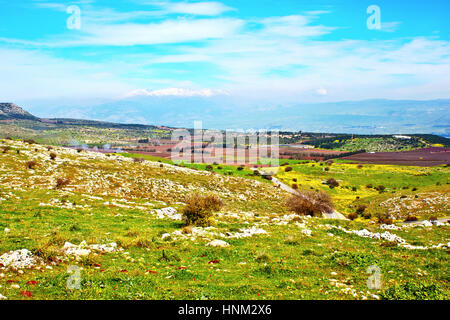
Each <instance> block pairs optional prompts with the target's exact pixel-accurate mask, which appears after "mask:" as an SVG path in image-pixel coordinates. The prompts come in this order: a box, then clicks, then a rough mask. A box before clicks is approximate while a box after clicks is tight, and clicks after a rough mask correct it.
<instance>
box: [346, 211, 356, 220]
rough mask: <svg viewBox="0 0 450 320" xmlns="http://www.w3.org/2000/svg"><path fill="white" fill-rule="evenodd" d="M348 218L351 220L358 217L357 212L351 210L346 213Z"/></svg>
mask: <svg viewBox="0 0 450 320" xmlns="http://www.w3.org/2000/svg"><path fill="white" fill-rule="evenodd" d="M348 218H349V219H350V220H352V221H353V220H355V219H356V218H358V214H357V213H356V212H352V213H350V214H349V215H348Z"/></svg>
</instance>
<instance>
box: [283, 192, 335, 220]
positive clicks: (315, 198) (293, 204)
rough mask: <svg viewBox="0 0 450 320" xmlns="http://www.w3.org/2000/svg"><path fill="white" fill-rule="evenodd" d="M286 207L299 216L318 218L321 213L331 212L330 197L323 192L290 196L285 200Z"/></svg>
mask: <svg viewBox="0 0 450 320" xmlns="http://www.w3.org/2000/svg"><path fill="white" fill-rule="evenodd" d="M286 206H287V207H288V209H289V210H290V211H293V212H295V213H297V214H300V215H309V216H320V215H321V214H322V213H323V212H327V213H328V212H333V203H332V202H331V199H330V196H329V195H328V193H326V192H323V191H319V192H314V191H302V192H301V194H299V195H292V196H291V197H289V198H288V199H287V201H286Z"/></svg>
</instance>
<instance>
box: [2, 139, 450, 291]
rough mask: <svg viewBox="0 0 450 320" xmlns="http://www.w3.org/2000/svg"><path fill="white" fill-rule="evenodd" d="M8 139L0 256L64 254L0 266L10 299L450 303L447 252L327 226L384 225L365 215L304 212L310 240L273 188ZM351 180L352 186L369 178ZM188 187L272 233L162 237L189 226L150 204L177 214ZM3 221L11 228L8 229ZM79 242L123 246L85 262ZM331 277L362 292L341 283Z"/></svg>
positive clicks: (225, 217)
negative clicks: (215, 242) (69, 250)
mask: <svg viewBox="0 0 450 320" xmlns="http://www.w3.org/2000/svg"><path fill="white" fill-rule="evenodd" d="M4 144H11V146H12V147H13V150H10V151H8V153H6V154H0V199H1V200H0V217H1V218H0V254H3V253H4V252H7V251H9V250H17V249H23V248H27V249H29V250H32V251H34V252H35V253H38V252H39V253H40V254H41V255H42V256H45V257H52V256H53V255H56V256H60V257H61V258H62V259H61V261H58V262H57V263H56V264H55V265H50V264H47V265H48V266H51V269H48V268H45V267H43V268H41V269H36V268H34V269H25V270H24V272H23V273H18V272H16V271H12V270H6V271H5V270H0V273H4V277H0V294H2V295H4V296H6V297H8V299H28V298H25V297H24V296H23V295H21V292H22V291H30V292H31V293H32V297H31V299H255V300H260V299H362V298H364V297H367V298H369V299H371V298H372V297H371V296H370V295H369V294H372V293H373V294H377V295H379V296H380V297H384V298H392V299H399V298H400V299H401V298H405V299H416V298H420V299H422V298H424V297H430V298H432V299H435V298H440V299H448V298H449V288H448V269H449V261H448V254H447V251H446V250H443V249H432V250H408V249H405V248H401V247H398V246H393V247H387V246H384V245H383V241H380V240H371V239H367V238H360V237H358V236H355V235H349V234H346V233H344V232H339V230H336V229H330V230H329V229H328V228H327V227H325V225H326V224H333V225H341V226H343V227H345V228H347V229H362V228H367V229H369V230H370V231H373V232H384V231H382V230H379V229H378V226H377V225H373V224H369V223H368V222H367V221H356V222H351V221H331V220H323V219H306V220H305V221H304V223H305V226H306V227H307V228H309V229H310V230H311V231H312V236H311V237H309V236H306V235H304V234H302V233H301V227H299V226H298V225H296V224H295V223H294V222H289V223H288V224H286V225H277V224H276V223H275V222H276V221H277V220H274V219H275V218H282V217H283V216H284V215H287V214H290V213H289V212H288V211H287V209H286V208H285V206H284V200H285V197H286V195H285V194H283V193H281V191H280V190H279V189H277V188H274V187H272V186H270V185H269V184H261V183H259V182H258V181H255V180H251V179H243V178H241V177H237V176H225V175H218V174H209V173H207V172H204V171H202V170H198V171H192V172H191V171H183V170H185V169H183V168H177V167H175V168H172V167H171V166H169V164H167V163H165V164H164V166H163V168H160V167H159V164H158V163H156V164H155V165H154V166H152V165H149V164H148V163H147V164H146V163H143V164H142V163H134V162H133V161H129V160H128V159H126V158H124V157H117V156H109V157H107V156H104V155H101V154H91V153H87V152H81V153H71V152H69V151H68V150H63V149H59V148H56V149H55V150H54V152H56V153H57V154H58V158H57V161H54V162H52V161H51V160H49V159H48V151H46V149H45V148H43V147H41V146H38V145H26V144H20V143H17V142H6V141H3V142H2V145H4ZM35 148H37V149H38V151H34V149H35ZM16 149H20V150H21V153H20V154H17V153H16V152H15V150H16ZM30 159H37V162H38V167H37V168H36V170H29V169H26V168H25V166H24V163H25V161H28V160H30ZM58 161H59V162H58ZM305 166H307V165H305ZM333 166H335V165H333ZM214 167H216V166H214ZM223 167H224V168H225V166H223ZM197 169H201V168H197ZM229 170H232V169H231V168H230V169H229ZM235 170H236V169H235ZM298 170H299V169H298ZM308 170H314V169H308ZM294 172H298V171H295V170H294ZM240 173H241V174H242V175H243V176H245V174H244V172H240ZM310 173H315V171H310ZM238 174H239V173H237V172H236V173H235V175H238ZM58 176H70V177H71V178H72V180H71V181H72V182H71V184H69V185H68V186H67V187H64V188H62V189H60V190H58V189H55V188H54V180H53V179H54V178H55V177H58ZM246 178H247V177H246ZM353 179H356V180H352V183H355V181H357V179H362V178H353ZM190 190H195V191H196V192H201V193H202V192H213V193H215V194H218V195H219V196H220V197H221V198H222V199H223V201H224V203H225V207H224V208H223V209H222V210H221V211H220V213H221V214H222V216H217V217H216V220H217V224H216V226H215V228H216V230H217V232H220V233H223V234H225V233H226V232H237V231H239V229H241V228H248V227H250V226H256V227H259V228H263V229H264V230H266V231H267V232H268V233H267V234H263V235H254V236H253V237H251V238H242V239H235V238H227V237H226V238H224V240H225V241H227V242H228V243H229V244H230V246H229V247H226V248H212V247H208V246H206V244H207V243H208V242H209V240H212V239H214V238H215V237H206V238H201V237H197V238H195V239H194V240H190V239H178V240H175V239H174V238H172V239H171V240H168V241H165V240H162V237H161V235H162V234H164V233H172V232H174V231H177V230H181V228H182V225H183V224H182V222H181V221H174V220H170V219H157V218H156V216H155V214H154V213H153V209H156V208H164V207H167V206H172V207H174V208H177V209H181V207H182V203H180V201H182V200H183V197H184V196H185V195H186V194H188V193H189V192H190ZM242 197H245V199H242ZM55 199H57V200H60V201H59V202H57V203H56V204H55V205H54V206H45V205H43V204H49V203H52V200H55ZM119 200H125V201H126V202H125V201H122V202H120V201H119ZM233 214H237V215H238V218H235V217H234V215H233ZM245 214H248V215H245ZM5 228H9V229H10V232H9V233H5V232H3V230H4V229H5ZM390 232H392V233H396V234H398V235H400V236H402V237H404V238H405V239H406V240H407V241H408V242H409V243H413V242H420V243H423V244H424V245H433V244H438V243H447V241H448V232H449V228H448V226H441V227H433V228H430V229H428V230H427V232H424V230H423V229H422V228H417V229H408V231H390ZM330 233H332V234H334V235H333V236H330ZM83 240H85V241H87V242H88V244H102V243H109V242H112V241H113V242H116V243H117V244H118V246H119V247H120V248H122V250H121V251H117V252H113V253H106V254H101V255H100V254H99V255H95V256H90V257H89V258H84V259H80V260H77V259H74V258H71V257H70V256H64V255H63V254H62V253H61V248H62V246H63V244H64V242H65V241H69V242H71V243H75V244H79V243H80V242H81V241H83ZM42 248H44V249H45V250H44V252H43V253H42V252H41V251H42V250H43V249H42ZM38 250H41V251H38ZM216 260H217V261H218V263H210V262H211V261H216ZM374 264H375V265H377V266H378V267H380V269H381V271H382V281H383V288H382V289H381V290H370V289H368V288H367V285H366V281H367V278H368V276H369V275H368V274H367V273H366V270H367V267H369V266H371V265H374ZM71 265H76V266H79V267H80V268H82V270H81V289H80V290H70V289H68V288H67V287H66V281H67V279H68V278H69V276H70V275H69V274H68V273H67V268H68V267H69V266H71ZM335 280H336V281H338V282H339V283H341V284H343V285H345V286H346V287H348V288H350V289H351V290H354V292H355V293H356V296H353V295H352V294H351V293H345V292H344V291H343V290H342V289H343V287H342V288H341V287H337V286H336V285H335V284H334V282H333V281H335ZM29 281H36V282H37V284H35V285H33V284H31V283H30V282H29ZM12 284H18V285H19V286H20V289H14V288H12V287H11V285H12Z"/></svg>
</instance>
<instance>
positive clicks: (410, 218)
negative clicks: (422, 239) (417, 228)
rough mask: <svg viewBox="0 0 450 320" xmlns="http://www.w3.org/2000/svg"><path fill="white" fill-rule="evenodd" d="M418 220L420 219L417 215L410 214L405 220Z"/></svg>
mask: <svg viewBox="0 0 450 320" xmlns="http://www.w3.org/2000/svg"><path fill="white" fill-rule="evenodd" d="M417 220H418V219H417V217H416V216H411V215H408V216H407V217H406V219H405V222H408V221H417Z"/></svg>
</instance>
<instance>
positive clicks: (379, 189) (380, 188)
mask: <svg viewBox="0 0 450 320" xmlns="http://www.w3.org/2000/svg"><path fill="white" fill-rule="evenodd" d="M375 189H376V190H378V191H379V192H383V191H384V190H385V189H386V187H385V186H383V185H382V184H380V185H379V186H378V187H376V188H375Z"/></svg>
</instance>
